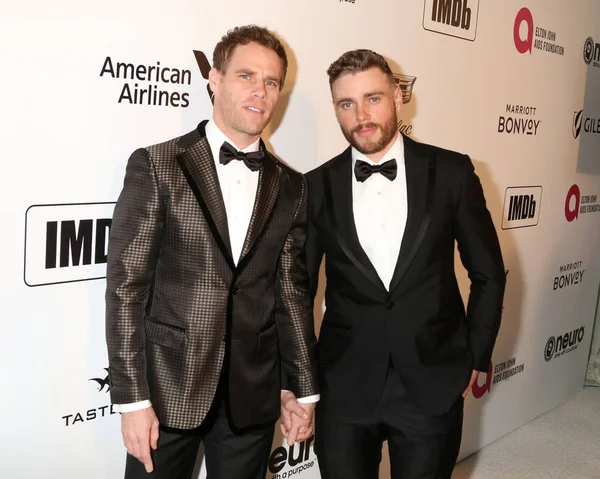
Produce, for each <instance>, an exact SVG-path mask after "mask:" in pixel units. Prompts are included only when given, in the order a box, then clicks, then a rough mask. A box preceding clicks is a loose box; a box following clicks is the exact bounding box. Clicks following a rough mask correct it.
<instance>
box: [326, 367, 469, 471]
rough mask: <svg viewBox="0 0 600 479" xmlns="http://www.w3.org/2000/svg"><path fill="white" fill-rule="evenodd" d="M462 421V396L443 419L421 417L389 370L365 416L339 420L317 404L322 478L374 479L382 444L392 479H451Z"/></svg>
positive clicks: (339, 418)
mask: <svg viewBox="0 0 600 479" xmlns="http://www.w3.org/2000/svg"><path fill="white" fill-rule="evenodd" d="M462 422H463V398H462V396H461V397H460V398H458V399H457V401H456V403H455V404H454V406H453V407H452V409H451V410H450V411H449V412H448V413H446V414H444V415H443V416H437V417H429V416H426V415H424V414H423V413H422V412H421V411H420V410H419V409H418V408H417V407H416V406H415V405H414V404H413V403H412V402H411V400H410V398H409V397H408V395H407V394H406V390H405V389H404V387H403V385H402V381H401V380H400V376H399V375H398V374H397V373H395V372H394V370H393V369H390V370H389V371H388V377H387V379H386V383H385V387H384V390H383V394H382V397H381V401H380V403H379V405H378V406H377V408H376V409H375V411H373V413H371V414H369V415H368V416H364V417H344V416H340V415H336V413H335V411H334V410H333V411H330V410H326V411H325V410H323V408H322V407H320V406H319V405H317V412H316V424H315V453H316V454H317V458H318V460H319V469H320V470H321V478H322V479H378V477H379V463H380V462H381V449H382V446H383V442H384V441H385V440H387V441H388V448H389V453H390V466H391V478H392V479H450V476H451V475H452V470H453V469H454V465H455V463H456V459H457V457H458V452H459V449H460V441H461V437H462Z"/></svg>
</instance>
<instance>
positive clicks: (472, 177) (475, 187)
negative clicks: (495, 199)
mask: <svg viewBox="0 0 600 479" xmlns="http://www.w3.org/2000/svg"><path fill="white" fill-rule="evenodd" d="M455 231H456V240H457V243H458V250H459V253H460V258H461V260H462V263H463V265H464V266H465V268H466V269H467V271H468V273H469V279H470V280H471V291H470V294H469V302H468V305H467V324H468V329H469V344H470V348H471V351H472V353H473V359H474V368H475V369H476V370H478V371H487V370H488V366H489V362H490V360H491V357H492V351H493V349H494V344H495V342H496V337H497V335H498V330H499V328H500V320H501V317H502V301H503V298H504V287H505V282H506V276H505V273H504V263H503V261H502V254H501V252H500V244H499V242H498V236H497V234H496V229H495V228H494V224H493V222H492V218H491V215H490V212H489V211H488V209H487V207H486V202H485V197H484V194H483V189H482V187H481V183H480V181H479V178H478V176H477V175H476V174H475V170H474V168H473V164H472V163H471V160H470V159H469V157H468V156H466V157H465V161H464V162H463V164H462V178H461V194H460V199H459V204H458V214H457V217H456V224H455Z"/></svg>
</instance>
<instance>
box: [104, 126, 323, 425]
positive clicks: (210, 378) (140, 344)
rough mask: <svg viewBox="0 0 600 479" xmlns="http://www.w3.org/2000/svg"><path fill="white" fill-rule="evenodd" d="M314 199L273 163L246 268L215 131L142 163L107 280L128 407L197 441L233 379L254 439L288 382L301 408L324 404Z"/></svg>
mask: <svg viewBox="0 0 600 479" xmlns="http://www.w3.org/2000/svg"><path fill="white" fill-rule="evenodd" d="M262 147H263V148H264V145H262ZM306 197H307V188H306V183H305V180H304V178H303V177H302V175H300V174H299V173H297V172H295V171H293V170H291V169H290V168H288V167H286V166H285V165H283V164H282V163H281V162H280V161H278V160H277V159H276V158H275V157H274V156H272V155H271V154H269V153H267V157H266V159H265V160H264V164H263V167H262V169H261V170H260V173H259V180H258V190H257V194H256V200H255V204H254V210H253V213H252V217H251V220H250V225H249V227H248V232H247V235H246V239H245V242H244V245H243V249H242V254H241V258H240V259H239V260H238V262H237V265H236V264H235V263H234V261H233V258H232V253H231V246H230V242H229V232H228V227H227V217H226V211H225V204H224V202H223V198H222V194H221V190H220V187H219V180H218V177H217V171H216V168H215V163H214V160H213V157H212V154H211V150H210V147H209V144H208V141H207V139H206V136H205V133H204V123H202V124H200V126H199V127H198V129H196V130H194V131H192V132H190V133H188V134H187V135H184V136H182V137H179V138H175V139H173V140H170V141H167V142H165V143H161V144H159V145H154V146H151V147H148V148H142V149H139V150H137V151H135V152H134V153H133V155H132V156H131V158H130V159H129V163H128V165H127V173H126V175H125V183H124V187H123V191H122V193H121V195H120V196H119V200H118V202H117V205H116V207H115V211H114V217H113V223H112V227H111V234H110V245H109V253H108V265H107V275H106V283H107V288H106V339H107V344H108V355H109V362H110V380H111V390H110V392H111V397H112V401H113V402H114V403H116V404H125V403H133V402H137V401H142V400H146V399H150V400H151V401H152V405H153V406H154V409H155V411H156V413H157V416H158V419H159V421H160V422H161V423H162V424H163V425H165V426H170V427H175V428H182V429H190V428H194V427H196V426H198V425H199V424H200V423H201V422H202V420H203V419H204V417H205V416H206V414H207V412H208V410H209V408H210V406H211V404H212V402H213V399H214V397H215V392H216V390H217V386H218V385H219V382H220V380H221V378H224V384H225V392H226V394H227V404H228V406H229V410H230V416H231V419H232V420H233V423H234V424H233V426H236V427H238V428H242V427H246V426H250V425H253V424H260V423H264V422H267V421H271V420H275V419H276V418H277V417H278V416H279V405H280V388H281V377H282V373H283V375H284V376H287V378H288V384H287V388H288V389H291V390H292V391H293V392H294V393H295V394H296V395H297V396H309V395H312V394H316V393H317V392H318V391H317V378H316V376H317V374H316V357H315V356H316V353H315V348H316V339H315V336H314V327H313V316H312V301H311V298H310V295H309V282H308V274H307V269H306V256H305V250H304V244H305V240H306V235H307V219H306V210H307V203H306V202H307V199H306ZM282 370H283V371H282Z"/></svg>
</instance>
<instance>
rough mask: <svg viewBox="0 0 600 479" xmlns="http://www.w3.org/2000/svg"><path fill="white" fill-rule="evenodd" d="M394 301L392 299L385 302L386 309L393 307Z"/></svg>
mask: <svg viewBox="0 0 600 479" xmlns="http://www.w3.org/2000/svg"><path fill="white" fill-rule="evenodd" d="M395 304H396V303H394V302H393V301H388V302H387V303H385V307H386V308H387V309H392V308H393V307H394V305H395Z"/></svg>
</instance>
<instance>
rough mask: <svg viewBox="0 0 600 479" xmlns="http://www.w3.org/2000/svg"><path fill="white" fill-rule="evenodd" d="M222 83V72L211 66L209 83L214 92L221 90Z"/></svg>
mask: <svg viewBox="0 0 600 479" xmlns="http://www.w3.org/2000/svg"><path fill="white" fill-rule="evenodd" d="M220 83H221V72H220V71H219V70H217V69H216V68H211V69H210V71H209V72H208V84H209V85H210V89H211V90H212V92H213V93H216V92H217V91H218V90H219V84H220Z"/></svg>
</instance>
